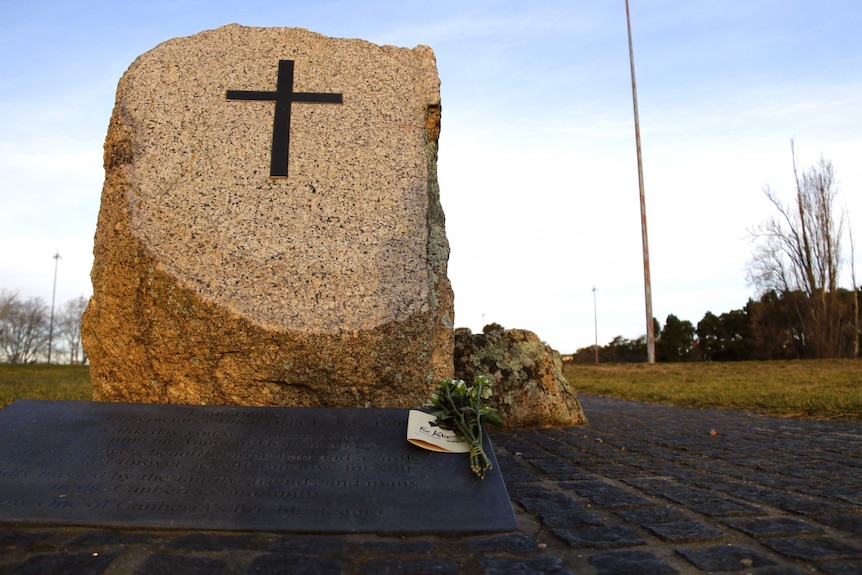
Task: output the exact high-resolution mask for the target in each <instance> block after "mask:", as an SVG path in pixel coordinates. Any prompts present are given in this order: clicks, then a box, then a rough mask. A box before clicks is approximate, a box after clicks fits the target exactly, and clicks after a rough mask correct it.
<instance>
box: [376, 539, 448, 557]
mask: <svg viewBox="0 0 862 575" xmlns="http://www.w3.org/2000/svg"><path fill="white" fill-rule="evenodd" d="M359 549H360V550H362V551H379V552H381V553H390V554H393V555H416V554H419V553H432V552H433V551H434V543H433V542H431V541H410V540H407V541H363V542H362V544H361V545H360V546H359Z"/></svg>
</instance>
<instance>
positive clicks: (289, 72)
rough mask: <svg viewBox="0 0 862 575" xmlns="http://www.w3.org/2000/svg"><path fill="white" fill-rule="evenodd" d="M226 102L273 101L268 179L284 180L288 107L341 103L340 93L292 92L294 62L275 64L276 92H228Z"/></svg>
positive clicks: (288, 123) (288, 146) (288, 143)
mask: <svg viewBox="0 0 862 575" xmlns="http://www.w3.org/2000/svg"><path fill="white" fill-rule="evenodd" d="M227 99H228V100H265V101H270V102H275V118H274V119H273V122H272V157H271V159H270V164H269V177H271V178H286V177H287V156H288V152H289V150H290V106H291V104H292V103H293V102H313V103H317V104H341V103H343V100H342V98H341V94H329V93H313V92H294V91H293V60H279V61H278V83H277V84H276V90H275V92H255V91H251V90H228V91H227Z"/></svg>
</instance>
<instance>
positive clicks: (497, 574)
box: [479, 555, 572, 575]
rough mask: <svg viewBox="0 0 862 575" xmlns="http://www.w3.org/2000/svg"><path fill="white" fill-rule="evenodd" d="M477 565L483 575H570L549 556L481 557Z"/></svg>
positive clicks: (561, 563)
mask: <svg viewBox="0 0 862 575" xmlns="http://www.w3.org/2000/svg"><path fill="white" fill-rule="evenodd" d="M479 564H480V565H482V570H483V571H484V573H485V575H572V574H571V572H569V571H566V569H565V568H564V567H563V562H562V561H560V559H558V558H557V557H553V556H551V555H545V556H542V557H533V558H531V559H500V558H498V557H483V558H482V559H480V560H479Z"/></svg>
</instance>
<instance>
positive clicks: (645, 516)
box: [615, 506, 689, 525]
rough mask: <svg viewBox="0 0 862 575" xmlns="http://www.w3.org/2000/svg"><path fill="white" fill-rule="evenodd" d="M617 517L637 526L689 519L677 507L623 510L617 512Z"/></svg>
mask: <svg viewBox="0 0 862 575" xmlns="http://www.w3.org/2000/svg"><path fill="white" fill-rule="evenodd" d="M615 513H616V514H617V515H619V516H620V517H622V518H623V519H625V520H626V521H628V522H629V523H634V524H636V525H645V524H647V523H649V524H658V523H670V522H672V521H684V520H687V519H689V518H688V516H686V515H685V514H684V513H682V512H681V511H679V510H678V509H676V508H675V507H666V506H665V507H646V508H643V509H623V510H619V511H616V512H615Z"/></svg>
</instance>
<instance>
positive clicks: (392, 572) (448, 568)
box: [290, 559, 458, 575]
mask: <svg viewBox="0 0 862 575" xmlns="http://www.w3.org/2000/svg"><path fill="white" fill-rule="evenodd" d="M290 573H294V572H293V571H290ZM359 573H361V574H362V575H457V574H458V564H457V563H454V562H452V561H445V560H440V559H422V560H415V561H402V560H399V559H374V560H372V561H368V562H367V563H364V564H362V565H361V566H360V568H359Z"/></svg>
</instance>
